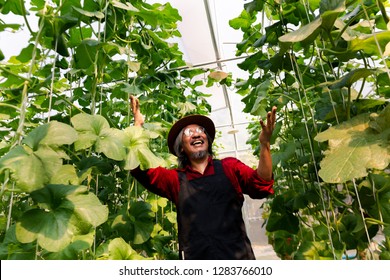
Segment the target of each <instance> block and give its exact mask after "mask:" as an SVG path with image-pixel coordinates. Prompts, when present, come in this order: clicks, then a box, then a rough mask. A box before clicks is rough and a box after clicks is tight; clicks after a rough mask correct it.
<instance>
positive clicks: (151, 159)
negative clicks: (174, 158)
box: [124, 126, 165, 170]
mask: <svg viewBox="0 0 390 280" xmlns="http://www.w3.org/2000/svg"><path fill="white" fill-rule="evenodd" d="M124 132H125V146H126V147H127V150H128V152H127V156H126V160H125V166H124V169H125V170H132V169H134V168H136V167H138V166H140V168H141V169H143V170H144V169H147V168H152V167H157V166H164V165H165V161H164V160H163V159H161V158H159V157H157V156H156V155H155V154H154V153H153V152H152V151H151V150H150V149H149V146H148V144H149V140H150V134H149V133H148V131H146V130H144V129H143V128H141V127H135V126H132V127H128V128H126V129H125V131H124Z"/></svg>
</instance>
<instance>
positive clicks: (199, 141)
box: [191, 140, 204, 146]
mask: <svg viewBox="0 0 390 280" xmlns="http://www.w3.org/2000/svg"><path fill="white" fill-rule="evenodd" d="M203 143H204V141H203V140H195V141H193V142H191V145H192V146H200V145H202V144H203Z"/></svg>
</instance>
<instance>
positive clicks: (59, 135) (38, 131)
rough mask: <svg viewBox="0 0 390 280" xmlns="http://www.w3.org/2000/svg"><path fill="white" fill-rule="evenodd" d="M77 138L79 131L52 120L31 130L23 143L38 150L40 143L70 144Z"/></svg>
mask: <svg viewBox="0 0 390 280" xmlns="http://www.w3.org/2000/svg"><path fill="white" fill-rule="evenodd" d="M76 140H77V132H76V131H75V130H74V129H73V128H72V127H71V126H69V125H67V124H64V123H61V122H57V121H52V122H50V123H48V124H44V125H40V126H38V127H37V128H35V129H34V130H33V131H31V132H30V133H29V134H28V135H27V136H26V138H25V139H24V140H23V143H24V144H26V145H28V146H29V147H30V148H31V149H33V150H37V149H38V147H39V145H49V146H61V145H70V144H72V143H73V142H75V141H76Z"/></svg>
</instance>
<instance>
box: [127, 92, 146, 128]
mask: <svg viewBox="0 0 390 280" xmlns="http://www.w3.org/2000/svg"><path fill="white" fill-rule="evenodd" d="M130 102H131V104H130V106H131V110H132V112H133V116H134V126H140V127H141V126H143V124H144V116H142V114H141V111H140V108H139V100H138V98H136V97H134V96H132V95H131V96H130Z"/></svg>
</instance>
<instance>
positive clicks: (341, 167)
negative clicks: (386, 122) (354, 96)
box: [314, 109, 390, 183]
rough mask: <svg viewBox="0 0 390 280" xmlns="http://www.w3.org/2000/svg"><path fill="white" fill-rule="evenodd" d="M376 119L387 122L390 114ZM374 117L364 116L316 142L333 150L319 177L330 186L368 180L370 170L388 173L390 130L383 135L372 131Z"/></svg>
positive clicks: (325, 160)
mask: <svg viewBox="0 0 390 280" xmlns="http://www.w3.org/2000/svg"><path fill="white" fill-rule="evenodd" d="M384 112H385V113H384V114H383V115H380V116H378V117H377V118H376V121H377V122H382V119H387V118H388V117H389V114H390V110H389V109H387V110H386V111H384ZM369 122H370V115H369V114H362V115H359V116H357V117H355V118H352V119H351V120H349V121H346V122H344V123H342V124H340V125H336V126H333V127H331V128H329V129H327V130H326V131H324V132H321V133H319V134H318V135H317V136H316V137H315V138H314V139H315V140H316V141H319V142H323V141H328V142H329V150H328V151H326V153H325V158H324V159H323V160H322V161H321V164H320V165H321V170H320V171H319V175H320V176H321V178H322V179H323V180H324V181H325V182H328V183H344V182H346V181H348V180H352V179H354V178H362V177H365V176H367V174H368V172H367V169H371V168H374V169H380V170H381V169H384V168H386V167H387V166H388V165H389V162H390V153H389V145H388V141H389V140H388V139H389V136H390V128H389V127H387V129H385V130H384V131H382V132H381V133H378V132H377V131H375V130H372V129H369Z"/></svg>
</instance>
